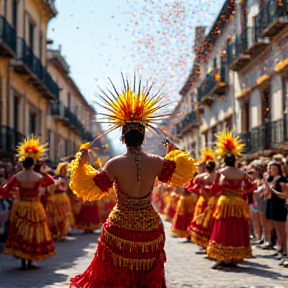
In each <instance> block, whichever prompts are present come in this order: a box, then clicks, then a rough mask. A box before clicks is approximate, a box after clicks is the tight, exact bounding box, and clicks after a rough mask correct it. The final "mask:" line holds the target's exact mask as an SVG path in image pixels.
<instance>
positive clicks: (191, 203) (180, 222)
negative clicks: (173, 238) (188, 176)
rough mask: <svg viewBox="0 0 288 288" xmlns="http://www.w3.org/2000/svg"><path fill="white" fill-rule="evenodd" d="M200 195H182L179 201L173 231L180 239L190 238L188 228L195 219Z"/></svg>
mask: <svg viewBox="0 0 288 288" xmlns="http://www.w3.org/2000/svg"><path fill="white" fill-rule="evenodd" d="M197 199H198V195H196V194H194V193H193V194H190V195H182V196H181V197H180V199H179V201H178V204H177V208H176V214H175V216H174V218H173V224H172V227H171V231H172V232H173V233H175V234H177V235H178V236H179V237H188V231H187V227H188V226H189V224H190V223H191V220H192V218H193V214H194V210H195V204H196V202H197Z"/></svg>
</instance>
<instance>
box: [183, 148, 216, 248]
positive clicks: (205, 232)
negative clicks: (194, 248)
mask: <svg viewBox="0 0 288 288" xmlns="http://www.w3.org/2000/svg"><path fill="white" fill-rule="evenodd" d="M215 160H216V156H215V153H214V151H213V150H212V149H211V148H203V149H202V155H201V163H204V165H205V169H206V172H205V173H201V174H199V175H197V176H196V177H195V179H194V187H193V188H192V190H193V189H194V190H199V194H200V197H199V199H198V201H197V204H196V208H195V212H194V216H193V219H192V221H191V223H189V224H190V225H189V227H188V228H187V230H188V233H189V235H190V237H191V240H192V241H193V242H194V243H196V244H197V245H198V246H200V247H202V248H206V247H207V245H208V242H209V239H210V234H211V218H212V217H211V215H212V211H213V206H214V205H213V204H214V203H215V200H214V199H215V197H213V196H212V195H211V187H212V184H213V183H214V181H215V178H216V172H215V167H216V162H215Z"/></svg>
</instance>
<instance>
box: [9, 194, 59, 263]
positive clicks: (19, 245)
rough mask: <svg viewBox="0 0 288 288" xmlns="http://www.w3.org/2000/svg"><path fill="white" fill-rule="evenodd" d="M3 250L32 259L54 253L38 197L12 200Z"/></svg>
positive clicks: (52, 242)
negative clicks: (7, 234) (7, 233)
mask: <svg viewBox="0 0 288 288" xmlns="http://www.w3.org/2000/svg"><path fill="white" fill-rule="evenodd" d="M4 252H5V253H7V254H10V255H13V256H15V257H19V258H22V259H25V260H33V261H40V260H42V259H45V258H48V257H50V256H52V255H54V254H56V249H55V244H54V241H53V239H52V237H51V233H50V231H49V228H48V224H47V219H46V214H45V210H44V207H43V205H42V203H41V202H40V200H39V199H38V198H31V199H30V200H28V199H27V200H15V201H14V203H13V206H12V209H11V215H10V227H9V236H8V239H7V242H6V246H5V250H4Z"/></svg>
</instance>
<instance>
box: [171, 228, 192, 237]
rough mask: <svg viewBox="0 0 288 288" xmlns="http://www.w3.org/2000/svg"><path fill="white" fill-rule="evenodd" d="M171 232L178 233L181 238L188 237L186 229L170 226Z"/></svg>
mask: <svg viewBox="0 0 288 288" xmlns="http://www.w3.org/2000/svg"><path fill="white" fill-rule="evenodd" d="M171 232H172V233H174V234H176V235H178V236H179V237H181V238H188V236H189V233H188V231H187V230H180V229H176V228H174V227H171Z"/></svg>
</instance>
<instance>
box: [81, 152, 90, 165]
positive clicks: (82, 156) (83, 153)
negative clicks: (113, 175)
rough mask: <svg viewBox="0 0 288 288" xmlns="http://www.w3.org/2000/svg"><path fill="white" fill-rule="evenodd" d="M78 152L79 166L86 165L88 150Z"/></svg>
mask: <svg viewBox="0 0 288 288" xmlns="http://www.w3.org/2000/svg"><path fill="white" fill-rule="evenodd" d="M80 152H81V156H80V161H79V163H80V165H84V164H87V163H88V160H89V152H88V150H87V149H81V150H80Z"/></svg>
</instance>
